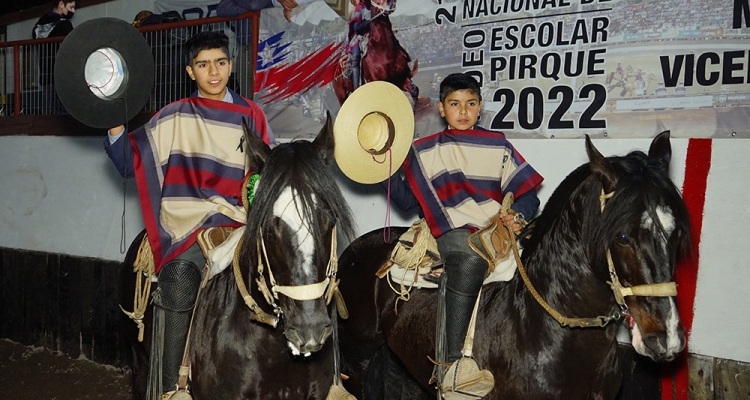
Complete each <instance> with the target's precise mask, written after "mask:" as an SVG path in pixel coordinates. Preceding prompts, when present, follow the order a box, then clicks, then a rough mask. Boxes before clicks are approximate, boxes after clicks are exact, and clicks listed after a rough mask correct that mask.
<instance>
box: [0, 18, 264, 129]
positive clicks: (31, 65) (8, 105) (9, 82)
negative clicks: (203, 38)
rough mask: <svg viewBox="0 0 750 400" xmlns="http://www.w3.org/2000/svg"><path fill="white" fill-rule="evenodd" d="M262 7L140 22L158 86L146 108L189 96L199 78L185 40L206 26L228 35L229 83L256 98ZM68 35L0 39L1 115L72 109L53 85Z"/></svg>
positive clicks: (43, 112) (157, 106)
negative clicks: (188, 62) (191, 72)
mask: <svg viewBox="0 0 750 400" xmlns="http://www.w3.org/2000/svg"><path fill="white" fill-rule="evenodd" d="M259 16H260V13H258V12H251V13H247V14H243V15H241V16H239V17H235V18H221V17H211V18H203V19H195V20H187V21H179V22H171V23H165V24H159V25H149V26H142V27H139V28H138V30H139V31H140V32H141V33H142V34H143V36H144V38H145V39H146V42H147V43H148V45H149V47H150V48H151V56H152V57H153V58H154V86H153V89H152V92H151V96H150V98H149V100H148V102H147V103H146V105H145V106H144V108H143V110H142V111H143V112H156V111H158V110H159V109H161V107H163V106H164V105H166V104H169V103H170V102H173V101H175V100H179V99H181V98H184V97H187V96H189V95H190V94H191V93H192V92H193V91H194V90H195V83H194V82H193V81H192V80H191V79H190V78H189V77H188V75H187V72H186V71H185V60H184V57H183V52H182V47H183V46H182V45H183V44H184V43H185V41H186V40H187V39H188V38H189V37H191V36H192V35H194V34H196V33H198V32H202V31H222V32H224V33H226V34H227V36H229V43H230V45H229V52H230V54H229V56H230V58H231V59H232V60H233V72H232V75H231V77H230V80H229V83H228V86H229V87H230V88H232V89H233V90H235V91H236V92H238V93H239V94H241V95H242V96H245V97H249V98H252V96H253V85H254V76H255V68H256V59H257V53H258V33H259V30H258V26H259ZM64 39H65V38H64V37H54V38H46V39H35V40H19V41H13V42H4V43H0V117H7V116H14V115H22V114H29V115H63V114H67V112H66V111H65V109H64V107H63V106H62V104H61V103H60V100H59V99H58V97H57V94H56V92H55V90H54V73H53V67H54V59H55V54H56V53H57V50H58V48H59V47H60V43H61V42H62V41H63V40H64Z"/></svg>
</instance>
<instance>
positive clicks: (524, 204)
mask: <svg viewBox="0 0 750 400" xmlns="http://www.w3.org/2000/svg"><path fill="white" fill-rule="evenodd" d="M481 108H482V97H481V92H480V88H479V84H478V83H477V81H476V80H475V79H474V78H473V77H471V76H469V75H466V74H461V73H456V74H451V75H448V76H447V77H446V78H445V79H444V80H443V81H442V82H441V83H440V101H439V102H438V110H439V111H440V115H441V116H442V117H444V118H445V120H446V122H447V123H448V128H447V129H446V130H444V131H442V132H438V133H436V134H434V135H431V136H428V137H425V138H422V139H419V140H417V141H415V142H414V145H413V146H412V148H411V149H410V151H409V154H408V156H407V157H406V160H405V161H404V164H403V165H402V172H403V175H404V176H405V178H406V179H405V180H404V179H402V178H401V176H400V175H401V174H399V173H396V174H394V175H393V176H391V178H390V179H389V180H387V181H386V182H384V184H388V185H390V191H391V198H392V199H393V202H394V203H395V204H396V205H397V206H398V207H399V208H401V209H403V210H404V211H408V210H411V209H413V208H415V207H417V206H419V211H420V216H422V217H424V219H425V220H426V222H427V225H428V226H429V227H430V231H431V232H432V235H433V236H434V237H435V238H436V240H437V245H438V251H439V252H440V255H441V257H442V259H443V261H444V274H445V275H446V278H447V280H446V289H447V290H446V296H445V297H446V298H445V302H446V324H445V325H446V328H445V330H446V332H445V335H446V354H445V359H446V361H447V362H449V363H452V364H451V367H450V368H448V371H447V372H446V374H445V376H444V377H443V379H442V384H441V385H440V390H441V392H442V395H443V397H444V398H445V399H449V400H450V399H464V398H467V397H466V395H469V396H473V397H477V398H480V397H483V396H485V395H486V394H487V393H489V392H490V391H491V390H492V388H493V387H494V385H495V381H494V377H493V376H492V374H491V373H490V372H489V371H487V370H479V368H478V366H477V365H476V362H474V360H473V359H471V358H469V357H463V356H462V347H463V342H464V337H465V336H466V333H467V330H468V326H469V320H470V318H471V315H472V310H473V308H474V304H475V302H476V300H477V296H478V292H479V289H480V288H481V286H482V282H483V281H484V279H485V277H486V276H487V272H488V270H487V266H488V265H487V262H486V261H485V260H484V259H483V258H482V257H480V256H479V255H478V254H477V253H476V252H474V251H473V250H472V249H471V247H470V246H469V243H468V238H469V235H470V234H471V233H473V232H476V231H477V230H478V229H481V228H483V227H484V226H485V225H487V224H488V222H489V220H490V218H491V217H492V216H494V215H495V214H497V213H498V211H499V210H500V207H501V205H502V201H503V197H504V194H505V193H508V192H512V193H513V194H514V197H515V202H514V203H513V204H512V205H511V209H512V210H514V211H515V212H516V213H517V214H518V215H515V216H514V215H506V216H505V217H503V224H504V225H505V226H512V227H513V230H514V231H515V232H516V233H518V232H520V230H521V224H520V223H519V222H520V221H519V219H518V218H519V217H520V218H522V219H523V218H524V217H526V218H531V217H532V216H533V215H534V213H536V211H537V208H538V207H539V199H538V198H537V195H536V189H537V188H538V187H539V185H540V184H541V183H542V177H541V176H540V175H539V174H538V173H537V172H536V171H535V170H534V169H533V168H532V167H531V165H529V164H528V163H527V162H526V161H525V160H524V158H523V157H522V156H521V154H520V153H518V151H516V149H515V148H514V147H513V145H511V144H510V142H509V141H508V140H507V139H506V138H505V135H503V134H502V133H500V132H493V131H488V130H486V129H482V128H480V127H479V126H477V125H476V122H477V120H478V119H479V114H480V112H481ZM459 360H460V363H459V362H457V361H459ZM459 365H460V367H459Z"/></svg>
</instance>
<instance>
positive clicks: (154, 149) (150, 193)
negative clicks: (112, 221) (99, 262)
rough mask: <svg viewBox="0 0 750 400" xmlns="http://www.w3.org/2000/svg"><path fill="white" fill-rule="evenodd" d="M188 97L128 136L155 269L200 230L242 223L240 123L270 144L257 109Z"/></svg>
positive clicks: (244, 171)
mask: <svg viewBox="0 0 750 400" xmlns="http://www.w3.org/2000/svg"><path fill="white" fill-rule="evenodd" d="M247 104H248V105H247V106H246V105H241V104H232V103H227V102H223V101H218V100H211V99H205V98H198V97H190V98H187V99H183V100H180V101H178V102H175V103H172V104H169V105H167V106H165V107H164V108H162V110H161V111H159V113H158V114H157V115H155V116H154V117H153V118H151V120H150V121H149V122H148V123H147V124H146V125H144V126H142V127H140V128H138V129H136V130H135V131H133V132H132V133H131V134H130V142H131V145H132V147H133V150H134V160H133V167H134V170H135V178H136V183H137V185H138V195H139V198H140V202H141V211H142V212H143V221H144V224H145V226H146V232H147V233H148V238H149V242H150V244H151V249H152V251H153V254H154V263H155V265H156V271H157V272H158V271H159V270H160V269H161V267H162V265H164V264H165V263H167V262H169V261H170V260H172V259H174V258H175V257H177V256H178V255H180V254H181V253H182V252H183V251H185V250H186V249H187V248H188V247H190V246H191V245H192V244H193V243H195V238H196V235H197V233H198V231H199V230H200V229H203V228H208V227H213V226H240V225H243V224H244V223H245V222H246V218H247V215H246V212H245V209H244V207H243V206H242V204H241V200H240V198H241V193H242V191H241V186H242V182H243V179H244V178H245V176H246V174H247V173H248V168H247V163H246V159H245V153H244V152H243V148H242V146H241V143H242V142H241V140H242V138H243V130H242V120H243V118H244V119H245V120H246V121H247V124H248V126H249V127H250V129H251V131H252V133H254V134H255V135H257V136H258V137H260V138H261V139H263V141H264V142H266V143H269V133H268V125H267V123H266V120H265V116H264V115H263V111H262V110H261V109H260V107H258V106H257V105H256V104H254V103H252V102H250V101H248V102H247Z"/></svg>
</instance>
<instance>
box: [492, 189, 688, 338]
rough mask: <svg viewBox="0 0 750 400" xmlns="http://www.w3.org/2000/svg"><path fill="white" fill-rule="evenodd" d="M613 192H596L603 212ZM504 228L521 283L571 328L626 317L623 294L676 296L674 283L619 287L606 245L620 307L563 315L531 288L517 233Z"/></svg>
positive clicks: (552, 313) (545, 307)
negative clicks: (585, 315) (602, 312)
mask: <svg viewBox="0 0 750 400" xmlns="http://www.w3.org/2000/svg"><path fill="white" fill-rule="evenodd" d="M612 195H614V192H610V193H606V194H605V193H604V189H602V192H601V194H600V195H599V202H600V203H601V211H602V212H603V211H604V205H605V204H606V203H607V200H608V199H610V198H611V197H612ZM507 228H508V231H509V233H510V235H511V243H512V244H513V246H512V247H513V255H514V256H515V258H516V263H517V264H518V272H519V273H520V274H521V278H522V279H523V283H524V284H525V285H526V288H527V289H529V292H531V295H532V296H533V297H534V299H535V300H536V301H537V303H539V305H541V306H542V308H544V310H545V311H547V313H549V314H550V315H551V316H552V318H554V319H555V320H556V321H557V322H559V323H560V325H562V326H570V327H572V328H600V327H603V326H605V325H607V324H608V323H609V322H610V321H613V320H620V319H621V318H623V317H625V316H629V315H630V310H629V309H628V305H627V304H626V303H625V297H627V296H654V297H672V296H676V295H677V284H676V283H675V282H664V283H649V284H644V285H636V286H629V287H626V286H622V285H621V284H620V280H619V278H618V277H617V272H616V271H615V264H614V262H613V261H612V253H611V252H610V250H609V248H607V265H608V267H609V276H610V279H611V281H607V283H608V284H609V287H610V288H611V289H612V293H613V294H614V297H615V301H617V304H618V305H619V306H620V310H619V311H614V312H613V313H612V314H611V315H608V316H598V317H594V318H572V317H565V316H563V315H562V314H560V313H559V312H558V311H557V310H555V309H554V308H552V306H550V305H549V303H547V302H546V301H545V300H544V299H543V298H542V296H541V295H540V294H539V293H538V292H537V291H536V289H534V285H533V284H532V283H531V281H530V280H529V277H528V275H527V274H526V269H525V268H524V266H523V264H522V263H521V256H520V254H519V251H518V244H517V243H516V234H515V232H513V227H512V226H508V227H507Z"/></svg>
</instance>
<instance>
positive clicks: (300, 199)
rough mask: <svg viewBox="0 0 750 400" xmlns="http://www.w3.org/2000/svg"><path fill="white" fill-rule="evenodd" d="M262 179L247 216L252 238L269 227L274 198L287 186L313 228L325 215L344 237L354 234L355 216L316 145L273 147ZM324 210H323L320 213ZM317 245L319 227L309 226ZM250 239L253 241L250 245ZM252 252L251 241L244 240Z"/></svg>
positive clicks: (320, 240)
mask: <svg viewBox="0 0 750 400" xmlns="http://www.w3.org/2000/svg"><path fill="white" fill-rule="evenodd" d="M260 176H261V179H260V181H259V183H258V188H257V190H256V193H255V198H254V200H253V204H252V205H251V206H250V211H249V213H248V217H247V232H246V235H248V236H249V237H250V238H254V237H255V236H256V234H257V232H259V231H260V230H261V229H263V228H268V227H269V223H270V222H271V220H272V218H273V216H274V214H273V206H274V202H275V201H276V199H278V198H279V197H280V196H281V192H282V191H283V190H284V189H285V188H286V187H291V188H292V189H293V190H294V191H295V193H296V195H297V197H296V206H297V207H298V208H299V210H300V211H301V212H300V214H301V215H307V216H309V217H310V219H311V220H310V223H311V225H312V227H319V226H327V224H326V222H329V221H330V220H325V219H326V218H330V219H332V220H333V221H334V222H335V223H336V228H337V231H338V233H339V234H341V235H343V237H344V238H346V239H351V238H352V237H353V236H354V219H353V217H352V214H351V210H350V209H349V206H348V205H347V203H346V201H345V200H344V197H343V195H342V194H341V191H340V189H339V187H338V185H337V184H336V180H335V178H334V177H333V174H331V172H330V170H329V169H328V167H327V166H326V164H325V162H324V161H323V158H322V157H321V155H320V153H319V152H318V150H317V149H316V148H315V146H314V145H313V144H312V143H311V142H308V141H294V142H290V143H284V144H280V145H278V146H276V147H275V148H274V149H273V150H271V154H270V156H269V157H268V160H267V161H266V164H265V165H264V166H263V168H262V170H261V171H260ZM321 210H326V212H321ZM310 231H311V232H313V236H314V240H315V244H316V246H322V244H323V243H324V239H326V238H324V237H322V235H321V232H320V229H311V230H310ZM248 242H251V243H253V244H249V243H248ZM245 247H249V249H248V250H250V251H251V252H253V250H252V249H254V248H255V245H254V240H252V241H247V240H246V241H245Z"/></svg>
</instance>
